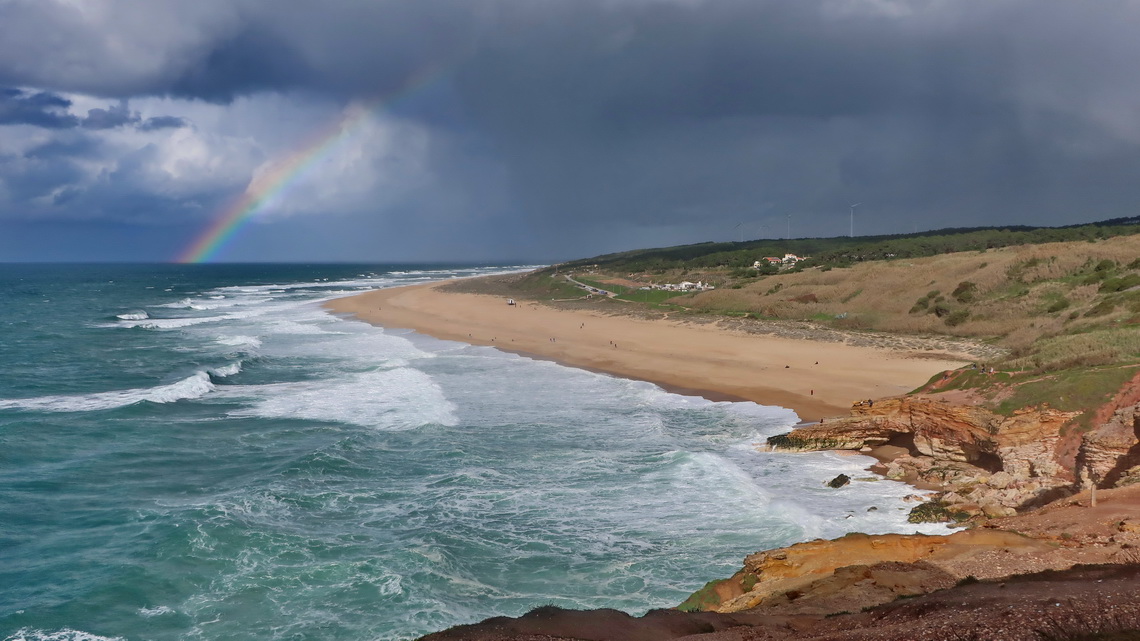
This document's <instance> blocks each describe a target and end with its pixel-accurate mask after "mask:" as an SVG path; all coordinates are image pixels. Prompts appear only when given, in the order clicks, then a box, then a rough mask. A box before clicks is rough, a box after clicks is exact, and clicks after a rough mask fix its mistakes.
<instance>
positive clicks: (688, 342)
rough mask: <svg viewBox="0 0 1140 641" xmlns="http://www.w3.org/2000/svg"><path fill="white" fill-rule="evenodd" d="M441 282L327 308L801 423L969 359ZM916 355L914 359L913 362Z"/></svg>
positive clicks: (361, 296) (363, 296)
mask: <svg viewBox="0 0 1140 641" xmlns="http://www.w3.org/2000/svg"><path fill="white" fill-rule="evenodd" d="M442 285H443V283H431V284H427V285H416V286H411V287H399V288H392V289H384V290H377V291H372V292H368V293H365V294H359V295H356V296H350V297H346V298H341V299H337V300H334V301H330V302H329V303H328V304H327V307H328V308H329V309H331V310H333V311H335V312H338V313H346V314H354V315H356V316H357V317H358V318H360V319H362V320H364V321H367V322H370V323H373V324H376V325H380V326H383V327H389V328H407V329H412V330H415V331H416V332H419V333H422V334H426V335H429V336H433V337H436V338H442V339H448V340H456V341H461V342H465V343H469V344H473V345H489V346H493V347H497V348H500V349H503V350H507V351H512V352H516V353H522V354H527V355H532V356H535V357H539V358H547V359H552V360H555V361H557V362H559V363H563V364H565V365H570V366H574V367H581V368H586V369H590V370H594V371H601V372H606V373H609V374H613V375H616V376H621V377H626V378H634V379H639V380H645V381H650V382H653V383H656V384H659V385H661V386H663V387H665V388H666V389H669V390H671V391H676V392H680V393H687V394H692V395H701V396H705V397H707V398H710V399H713V400H740V399H744V400H750V401H754V402H757V403H761V404H764V405H778V406H781V407H787V408H790V409H792V410H795V412H796V413H797V414H798V415H799V416H800V419H801V420H802V421H818V420H820V419H821V418H826V417H833V416H842V415H846V414H847V412H848V410H849V408H850V406H851V404H852V403H853V402H854V401H856V400H858V399H867V398H879V397H883V396H892V395H896V394H902V393H905V392H908V391H910V390H912V389H914V388H916V387H918V386H919V385H921V384H922V383H924V382H926V381H927V380H928V379H929V378H930V377H931V376H933V375H934V374H936V373H938V372H941V371H943V370H946V369H952V368H957V367H961V366H962V365H964V364H966V363H968V362H969V361H967V360H961V359H962V358H965V357H963V356H960V355H951V354H945V355H944V357H942V356H939V355H936V354H931V353H924V354H921V355H919V354H916V353H915V352H908V351H901V350H895V349H884V348H876V347H866V346H855V345H847V344H842V343H837V342H823V341H812V340H802V339H793V338H784V337H780V336H772V335H764V334H753V333H747V332H743V331H739V330H736V329H731V328H725V327H721V326H719V325H718V324H715V323H692V322H685V321H674V320H644V319H639V318H635V317H632V316H625V315H614V314H604V313H601V312H594V311H589V310H565V309H557V308H554V307H549V306H545V305H542V304H539V303H536V302H532V301H519V302H518V304H516V305H508V304H507V299H505V298H502V297H499V296H490V295H482V294H469V293H457V292H450V291H441V289H440V288H441V286H442ZM918 356H921V357H918Z"/></svg>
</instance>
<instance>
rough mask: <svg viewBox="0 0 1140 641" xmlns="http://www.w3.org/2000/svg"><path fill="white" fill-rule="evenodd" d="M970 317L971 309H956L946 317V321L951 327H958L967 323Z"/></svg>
mask: <svg viewBox="0 0 1140 641" xmlns="http://www.w3.org/2000/svg"><path fill="white" fill-rule="evenodd" d="M968 318H970V310H968V309H956V310H954V311H952V312H950V315H949V316H947V317H946V320H945V323H946V324H947V325H949V326H950V327H956V326H958V325H961V324H962V323H965V322H966V319H968Z"/></svg>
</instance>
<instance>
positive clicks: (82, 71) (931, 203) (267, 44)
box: [0, 0, 1140, 255]
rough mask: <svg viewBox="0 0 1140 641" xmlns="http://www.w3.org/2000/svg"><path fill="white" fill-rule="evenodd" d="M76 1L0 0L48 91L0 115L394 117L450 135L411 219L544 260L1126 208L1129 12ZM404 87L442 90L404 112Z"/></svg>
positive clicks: (768, 3) (1131, 196) (1139, 137)
mask: <svg viewBox="0 0 1140 641" xmlns="http://www.w3.org/2000/svg"><path fill="white" fill-rule="evenodd" d="M79 7H81V5H75V4H70V3H68V4H64V3H60V2H55V1H51V0H15V1H13V2H7V3H0V83H5V84H8V85H10V86H23V87H37V88H42V89H43V90H44V91H43V92H42V93H38V94H37V93H32V92H20V93H17V94H11V95H9V94H4V95H0V101H2V102H0V119H3V118H7V119H8V121H12V122H17V121H18V122H25V123H27V124H37V125H38V126H42V127H48V126H56V127H75V126H76V124H78V121H77V120H75V118H74V117H73V116H67V115H66V108H67V106H68V105H67V104H66V100H65V99H63V98H61V97H59V96H58V95H56V94H54V93H51V92H66V91H74V92H85V93H88V94H90V95H94V96H100V97H103V98H105V99H109V100H111V99H116V98H119V99H134V98H136V97H140V96H175V97H182V98H187V99H191V100H205V101H209V102H213V103H215V104H230V103H231V102H232V101H234V100H236V99H238V98H241V97H248V96H256V95H259V94H261V93H265V92H287V93H290V95H297V96H319V97H323V98H327V99H331V100H334V101H342V102H344V101H348V100H351V99H359V98H365V99H367V98H373V97H385V96H387V97H392V96H399V97H400V98H401V99H400V100H398V101H396V102H395V103H394V104H392V105H390V110H392V111H393V112H394V113H396V114H398V115H399V116H400V117H402V118H409V119H413V120H419V121H420V122H422V123H425V124H426V125H427V126H428V127H430V128H432V129H433V130H434V131H435V132H436V135H437V136H439V137H451V139H455V140H458V139H462V140H466V141H468V144H467V145H466V146H465V147H464V149H463V150H462V154H459V153H458V152H456V153H455V155H452V156H448V157H445V156H444V155H443V154H442V153H441V154H439V155H437V156H436V157H433V158H432V163H433V169H434V170H435V171H436V172H437V173H438V174H439V176H440V184H443V185H450V187H446V188H447V189H454V190H457V192H456V193H455V194H448V195H446V197H444V196H440V197H439V198H438V200H433V201H432V203H431V205H430V206H432V207H436V206H439V207H444V206H445V205H439V204H438V203H461V204H460V205H453V206H454V207H456V208H457V210H456V211H457V212H459V213H456V214H455V216H456V217H459V216H460V215H461V214H463V215H469V216H472V217H475V216H492V215H493V216H496V217H497V218H495V223H496V224H497V225H499V226H500V227H510V226H512V225H513V226H514V228H523V227H525V228H526V229H529V230H531V231H532V232H533V234H534V237H535V238H536V239H538V240H537V241H536V242H539V243H546V244H545V245H544V247H545V248H548V249H551V250H555V249H560V248H561V247H562V245H564V243H565V242H567V241H568V239H569V240H572V241H573V242H574V243H576V244H575V246H574V248H571V249H569V250H565V253H564V254H563V255H572V254H573V253H581V252H589V251H591V249H590V248H591V247H600V245H599V242H600V241H599V240H598V239H604V242H605V243H609V244H608V245H606V246H605V249H614V248H617V247H615V246H614V245H615V244H618V245H620V244H621V243H622V242H623V241H622V240H621V239H618V238H615V235H616V234H617V233H618V232H617V231H616V230H622V231H621V232H620V233H621V234H627V233H628V234H631V237H630V238H629V240H628V242H625V244H624V246H627V247H633V246H638V245H640V244H642V243H641V242H639V240H638V239H637V238H636V236H635V234H636V233H637V230H639V229H640V230H645V233H646V234H647V235H648V236H652V237H653V238H657V239H664V238H666V235H667V234H670V233H671V234H675V237H673V238H672V240H673V241H674V242H685V241H699V240H705V239H707V238H718V239H723V238H727V237H729V235H730V234H729V232H728V231H727V230H730V229H732V227H733V226H734V225H735V224H736V223H737V222H740V221H745V220H747V221H751V222H750V223H749V224H750V225H751V227H752V228H753V229H755V230H759V229H760V225H761V224H767V225H768V228H767V230H766V231H764V232H763V233H764V234H766V235H783V233H785V232H786V229H787V223H788V222H789V221H788V219H787V218H786V216H787V215H789V214H793V215H794V218H793V219H792V221H793V225H792V233H793V235H807V234H819V235H836V234H841V233H846V231H847V213H848V211H847V204H848V203H850V202H853V201H863V202H864V203H865V204H864V205H863V207H862V208H861V209H860V211H859V214H858V218H857V223H856V230H857V232H862V233H872V232H876V233H885V232H899V231H911V230H912V229H913V228H914V227H921V228H931V227H938V226H946V225H973V224H996V223H1010V224H1013V223H1019V224H1033V223H1038V224H1059V223H1072V222H1080V221H1085V220H1095V219H1100V218H1108V217H1112V216H1118V215H1125V214H1130V213H1134V211H1135V209H1136V204H1137V203H1138V202H1140V181H1137V180H1135V178H1134V176H1136V175H1137V172H1138V171H1140V116H1138V115H1137V114H1140V85H1137V84H1136V83H1135V81H1134V70H1133V67H1134V61H1135V60H1137V59H1140V39H1137V38H1135V33H1136V32H1137V31H1138V29H1140V5H1137V4H1135V3H1131V2H1123V1H1108V2H1102V3H1096V4H1087V3H1073V2H1071V1H1069V0H996V1H982V0H960V1H958V2H938V1H934V0H796V1H775V0H676V1H674V0H575V1H573V2H535V1H533V0H462V1H460V0H414V1H411V0H379V1H375V2H367V3H362V2H350V1H348V0H340V1H333V2H317V1H316V0H275V1H272V2H271V1H269V0H224V1H223V0H200V1H199V2H195V3H184V2H175V1H173V0H165V1H162V0H151V1H149V2H141V1H140V2H100V1H97V0H91V3H90V4H89V5H87V7H88V8H87V9H82V8H79ZM92 7H94V8H92ZM425 72H426V73H429V74H433V75H435V76H437V78H438V79H437V80H435V81H434V82H432V83H429V84H428V85H427V86H426V87H425V88H423V89H421V90H418V91H416V92H415V94H414V95H405V93H406V92H404V91H403V89H404V88H405V87H406V86H407V83H408V82H409V79H413V78H418V77H420V76H421V75H422V74H424V73H425ZM33 96H41V97H40V98H36V100H41V101H44V102H42V104H41V103H35V101H33V100H32V97H33ZM53 99H54V100H56V101H62V103H64V104H60V103H59V102H56V103H54V104H53V103H52V100H53ZM96 112H98V113H96ZM96 116H98V117H96ZM267 118H272V115H267ZM32 121H34V122H32ZM0 122H4V121H3V120H0ZM68 123H70V124H68ZM83 124H84V125H85V126H87V127H89V128H94V127H96V125H98V126H108V127H123V126H134V127H137V128H139V129H142V130H146V131H157V130H160V129H162V128H174V127H180V126H185V125H186V124H188V123H186V122H185V121H182V120H180V119H176V118H173V117H165V116H159V117H155V118H149V119H146V120H139V116H138V115H134V114H132V113H131V112H129V110H127V109H126V105H125V103H120V104H119V106H117V107H115V106H113V107H108V108H106V109H97V110H92V111H90V112H89V113H88V115H87V117H86V119H84V121H83ZM449 149H450V148H449ZM451 151H454V150H451ZM483 163H488V164H490V163H493V164H494V166H495V167H501V168H502V170H503V172H504V174H505V175H506V176H507V177H506V178H504V179H503V180H502V183H503V184H509V185H510V186H511V187H510V192H509V193H508V194H506V195H505V196H504V195H503V194H502V193H499V192H496V194H495V195H494V196H493V197H492V196H488V195H485V194H483V193H480V192H479V191H478V190H477V189H474V188H472V187H470V185H472V184H476V183H478V182H479V181H478V180H477V179H473V178H472V177H474V176H478V175H479V174H480V171H481V169H480V168H479V167H477V166H476V165H480V164H483ZM130 179H131V177H130V176H127V175H123V176H122V177H121V184H122V185H124V186H122V187H121V188H122V189H124V190H127V187H126V186H125V185H127V184H128V183H129V180H130ZM459 190H464V191H462V193H459ZM123 193H129V190H127V191H124V192H123ZM108 197H109V196H108ZM427 206H428V205H425V207H427ZM463 207H466V208H467V209H463V210H462V211H461V212H460V211H459V210H460V209H462V208H463ZM160 209H161V208H160ZM491 211H493V212H494V213H493V214H489V213H483V212H491ZM140 215H141V214H140ZM401 215H405V214H401ZM406 215H409V216H410V215H412V214H410V213H409V214H406ZM487 220H490V218H488V219H487ZM652 230H658V231H652ZM660 230H681V231H675V232H674V231H669V232H665V231H660ZM718 230H725V231H718ZM756 233H760V232H756ZM696 234H704V236H695V235H696ZM753 235H754V234H753Z"/></svg>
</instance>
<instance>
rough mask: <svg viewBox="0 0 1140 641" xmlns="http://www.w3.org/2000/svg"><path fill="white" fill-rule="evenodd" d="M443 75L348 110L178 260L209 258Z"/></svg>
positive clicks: (253, 184) (225, 211) (256, 181)
mask: <svg viewBox="0 0 1140 641" xmlns="http://www.w3.org/2000/svg"><path fill="white" fill-rule="evenodd" d="M442 73H443V72H442V70H440V69H439V68H434V69H429V70H425V71H424V72H421V73H419V74H416V75H415V76H413V77H412V78H411V79H410V80H408V81H407V82H405V83H404V85H403V86H402V87H401V88H400V89H399V90H398V91H396V92H394V93H393V94H391V95H389V96H385V97H382V98H377V99H373V100H370V101H368V102H366V103H363V104H358V105H353V106H350V107H349V108H347V109H345V110H344V111H343V112H342V113H341V114H340V115H339V116H338V117H337V118H336V119H334V120H333V121H332V122H330V123H328V124H326V125H325V126H324V127H321V128H320V129H318V130H317V131H315V132H313V133H312V134H310V135H309V136H308V137H307V138H306V139H305V141H304V143H303V144H302V145H300V146H299V147H298V148H297V149H295V150H294V151H292V152H291V153H289V154H288V155H287V156H285V157H284V158H281V159H279V160H277V161H275V162H273V163H272V164H271V165H269V169H268V170H267V171H265V172H263V173H261V174H260V175H257V176H254V178H253V179H252V180H250V182H249V185H248V186H247V187H246V188H245V192H244V193H242V194H241V195H240V196H238V197H237V198H235V199H234V200H233V201H231V202H230V203H229V204H227V205H226V206H225V207H224V208H222V210H221V211H220V212H219V213H218V214H217V215H216V216H214V217H213V222H212V223H211V224H210V226H209V227H207V228H206V230H205V231H204V232H203V233H202V234H200V235H199V236H198V237H197V238H196V239H195V240H194V242H193V243H191V244H190V245H189V246H188V247H187V248H186V249H185V250H183V251H182V253H180V254H179V255H178V257H177V258H176V259H175V262H179V263H205V262H210V261H211V260H212V259H213V258H214V257H216V256H217V255H218V253H219V252H220V251H221V250H222V249H223V248H225V247H226V245H228V244H229V243H230V242H231V241H233V239H234V238H235V237H236V236H237V233H238V232H239V231H240V230H241V229H242V228H243V227H244V226H245V224H246V223H248V222H249V221H250V220H252V219H253V218H254V217H255V216H256V215H257V213H258V212H260V211H262V210H263V209H264V208H265V206H266V205H267V204H268V203H269V202H270V201H272V200H273V199H274V198H275V197H277V196H279V195H280V194H281V193H282V192H284V191H285V190H286V189H287V188H288V187H289V186H290V185H292V184H293V183H295V182H296V181H297V180H298V179H299V178H300V177H301V176H303V175H304V174H305V172H306V170H308V169H309V168H310V167H313V166H314V165H317V164H319V163H320V161H322V160H324V159H325V158H327V157H329V156H331V155H332V154H333V152H334V151H336V149H337V148H338V147H339V146H340V144H341V143H342V142H344V141H345V140H347V139H349V138H350V137H351V135H352V134H353V133H354V132H355V130H356V128H357V127H359V126H360V125H362V124H363V123H365V122H367V121H368V118H369V117H370V116H371V115H372V114H373V113H375V112H377V111H379V110H381V109H385V108H387V107H389V106H391V105H392V103H394V102H395V101H396V100H398V99H400V98H406V97H408V96H410V95H412V94H414V93H415V92H417V91H419V90H420V89H423V88H424V87H426V86H428V85H430V84H431V83H432V82H433V81H435V80H436V79H438V78H439V77H440V76H441V75H442Z"/></svg>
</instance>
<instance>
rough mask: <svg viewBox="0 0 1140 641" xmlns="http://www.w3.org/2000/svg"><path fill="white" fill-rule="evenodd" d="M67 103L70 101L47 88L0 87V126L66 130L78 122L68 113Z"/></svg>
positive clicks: (68, 105) (69, 103) (68, 104)
mask: <svg viewBox="0 0 1140 641" xmlns="http://www.w3.org/2000/svg"><path fill="white" fill-rule="evenodd" d="M70 106H71V101H70V100H67V99H65V98H63V97H60V96H58V95H56V94H53V93H49V92H46V91H40V92H34V93H33V92H27V91H23V90H21V89H14V88H7V89H5V88H0V125H33V126H35V127H45V128H48V129H68V128H71V127H75V126H77V125H78V124H79V119H78V118H76V117H75V116H73V115H71V114H69V113H67V108H68V107H70Z"/></svg>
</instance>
